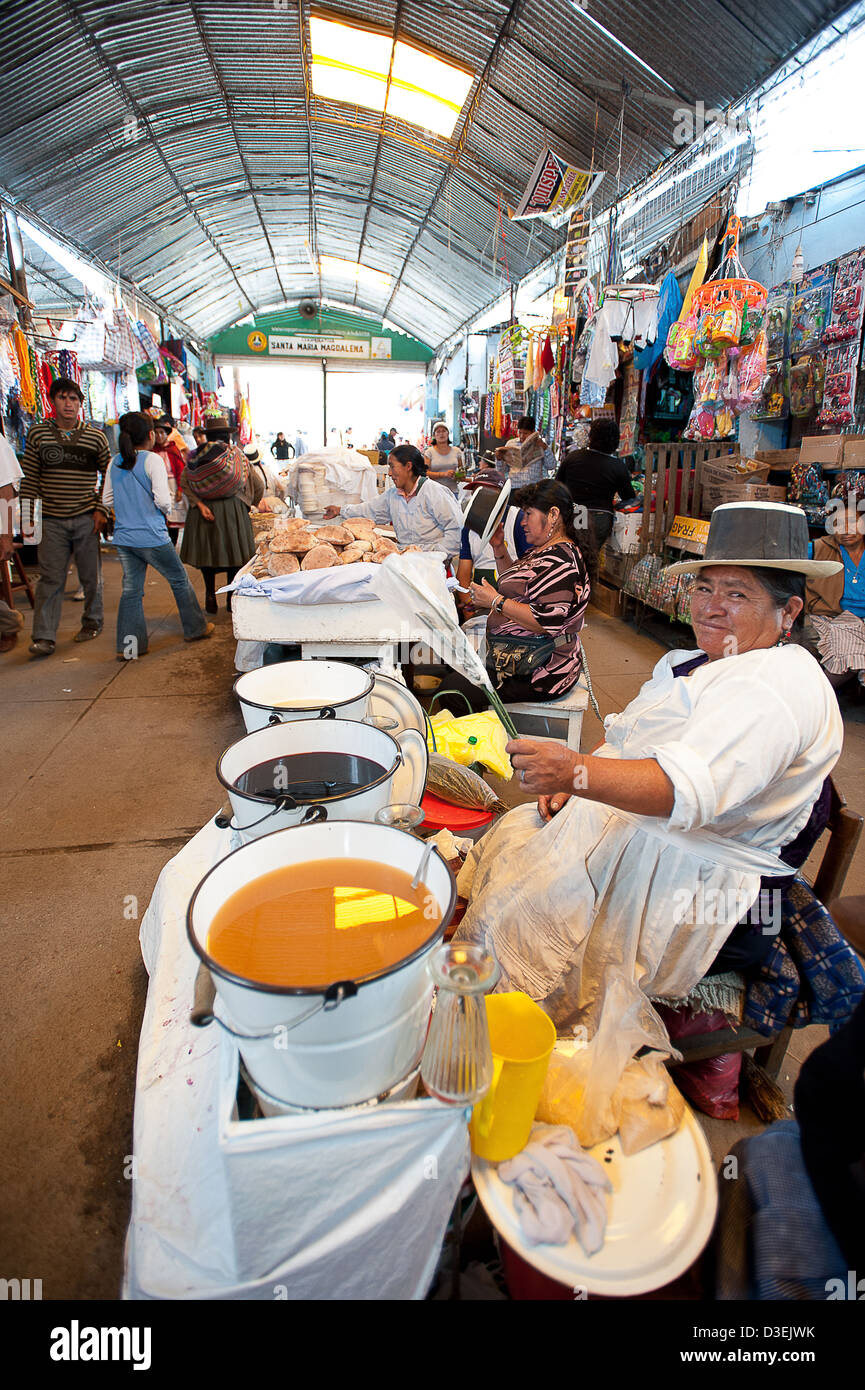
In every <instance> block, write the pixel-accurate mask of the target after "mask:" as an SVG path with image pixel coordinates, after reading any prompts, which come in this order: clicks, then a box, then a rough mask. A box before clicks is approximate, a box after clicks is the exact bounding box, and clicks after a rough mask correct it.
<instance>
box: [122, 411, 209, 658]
mask: <svg viewBox="0 0 865 1390" xmlns="http://www.w3.org/2000/svg"><path fill="white" fill-rule="evenodd" d="M153 445H154V429H153V420H152V418H151V417H150V416H149V415H139V414H129V415H123V416H121V419H120V453H119V454H117V455H116V456H115V457H114V458H113V459H112V460H111V465H110V467H109V469H108V473H107V475H106V478H105V486H104V489H103V492H102V506H103V507H104V508H111V509H113V511H114V515H115V518H116V520H115V525H114V543H115V545H116V546H117V553H118V555H119V556H120V563H121V565H122V566H123V591H122V593H121V595H120V605H119V607H118V609H117V660H118V661H132V660H134V659H135V657H137V656H144V654H145V652H146V651H147V645H148V638H147V623H146V621H145V618H144V605H143V603H142V595H143V593H144V576H145V574H146V573H147V566H148V565H152V566H153V568H154V569H155V570H156V572H157V574H161V575H162V576H163V578H164V579H167V580H168V582H169V584H170V585H171V589H172V592H173V594H174V601H175V603H176V604H177V611H178V613H179V614H180V621H181V623H182V624H183V636H184V637H185V639H186V641H187V642H197V641H198V640H199V639H200V638H202V637H210V635H211V634H212V632H213V623H208V622H207V620H206V619H205V616H204V614H203V613H202V611H201V605H200V604H199V602H198V599H197V598H196V596H195V591H194V589H193V588H192V585H191V584H190V582H189V576H188V575H187V573H186V570H185V569H184V568H183V565H182V564H181V561H180V557H179V556H178V554H177V551H176V550H175V548H174V546H173V545H172V543H171V540H170V538H169V535H168V526H167V523H166V520H165V518H166V516H167V514H168V512H169V511H170V509H171V494H170V492H169V490H168V476H167V474H166V471H165V464H164V462H163V460H162V458H161V457H160V455H159V454H156V453H154V452H153Z"/></svg>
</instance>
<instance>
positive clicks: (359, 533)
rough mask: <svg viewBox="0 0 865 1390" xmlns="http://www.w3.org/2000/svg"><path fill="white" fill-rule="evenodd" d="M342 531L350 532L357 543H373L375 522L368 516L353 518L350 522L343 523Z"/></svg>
mask: <svg viewBox="0 0 865 1390" xmlns="http://www.w3.org/2000/svg"><path fill="white" fill-rule="evenodd" d="M341 525H342V529H343V530H344V531H348V533H349V535H351V536H353V538H354V539H355V540H356V541H361V540H364V541H371V540H372V537H373V530H374V527H375V522H374V521H371V520H370V518H369V517H366V516H353V517H351V518H350V519H349V520H348V521H343V522H342V523H341Z"/></svg>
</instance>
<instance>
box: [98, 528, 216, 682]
mask: <svg viewBox="0 0 865 1390" xmlns="http://www.w3.org/2000/svg"><path fill="white" fill-rule="evenodd" d="M117 553H118V555H119V556H120V563H121V565H122V566H123V591H122V593H121V595H120V606H119V607H118V609H117V651H118V655H120V656H143V655H144V653H145V652H146V651H147V623H146V622H145V620H144V604H143V603H142V594H143V593H144V576H145V574H146V573H147V566H148V565H152V566H153V568H154V569H155V570H156V573H157V574H161V575H162V577H163V579H167V580H168V582H169V584H170V585H171V589H172V592H173V594H174V602H175V603H176V604H177V611H178V613H179V614H180V621H181V623H182V624H183V635H184V637H200V636H201V634H202V633H203V632H204V629H205V628H206V626H207V619H206V618H205V616H204V614H203V613H202V611H201V604H200V603H199V602H198V599H197V598H196V597H195V590H194V589H193V587H192V585H191V584H190V582H189V576H188V575H187V573H186V570H185V569H184V568H183V564H182V563H181V559H180V556H179V555H178V553H177V551H176V550H175V549H174V546H173V545H171V543H170V542H169V541H166V542H165V545H155V546H150V547H147V548H144V547H142V548H139V547H138V546H135V547H133V546H128V545H119V546H118V547H117ZM130 646H131V648H132V649H131V650H130Z"/></svg>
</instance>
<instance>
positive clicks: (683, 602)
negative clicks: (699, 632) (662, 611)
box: [676, 574, 697, 624]
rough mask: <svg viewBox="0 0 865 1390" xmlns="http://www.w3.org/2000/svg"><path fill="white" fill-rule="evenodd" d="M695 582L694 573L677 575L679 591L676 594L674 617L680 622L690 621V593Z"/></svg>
mask: <svg viewBox="0 0 865 1390" xmlns="http://www.w3.org/2000/svg"><path fill="white" fill-rule="evenodd" d="M696 582H697V576H696V574H680V575H679V591H678V593H677V595H676V618H677V619H678V621H679V622H680V623H688V624H690V621H691V595H692V593H693V592H694V585H695V584H696Z"/></svg>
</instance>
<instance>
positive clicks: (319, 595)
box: [217, 565, 378, 603]
mask: <svg viewBox="0 0 865 1390" xmlns="http://www.w3.org/2000/svg"><path fill="white" fill-rule="evenodd" d="M376 569H378V565H338V566H331V567H330V568H328V569H323V570H302V571H301V572H300V573H296V574H282V575H278V576H276V577H275V578H273V579H256V578H255V577H254V576H253V575H252V574H250V573H249V571H247V572H246V573H245V574H240V575H238V576H237V578H236V579H235V580H233V582H232V583H231V584H226V585H225V587H224V588H222V589H219V590H217V592H218V593H220V594H226V593H231V591H232V590H234V589H236V590H237V592H238V593H239V594H240V595H241V596H242V597H243V598H269V599H270V600H271V602H272V603H376V602H378V594H376V593H375V592H374V587H375V575H374V573H373V571H374V570H376Z"/></svg>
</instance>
